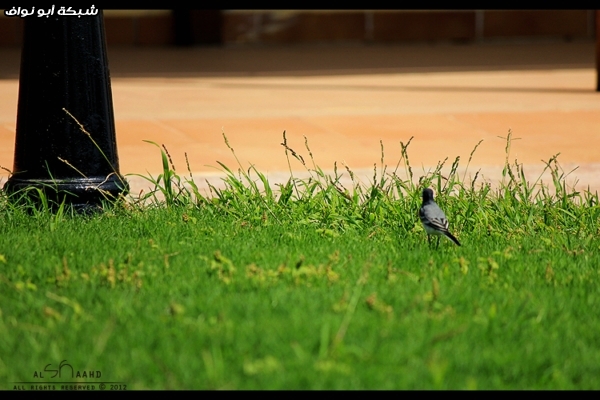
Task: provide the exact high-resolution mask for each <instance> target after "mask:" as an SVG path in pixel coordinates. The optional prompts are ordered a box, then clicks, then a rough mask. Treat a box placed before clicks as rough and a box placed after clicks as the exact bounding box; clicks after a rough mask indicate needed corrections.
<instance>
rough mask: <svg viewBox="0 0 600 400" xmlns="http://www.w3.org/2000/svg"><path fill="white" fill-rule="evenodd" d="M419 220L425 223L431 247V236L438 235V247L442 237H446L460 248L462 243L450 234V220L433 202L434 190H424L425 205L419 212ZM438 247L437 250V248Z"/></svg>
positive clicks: (424, 226)
mask: <svg viewBox="0 0 600 400" xmlns="http://www.w3.org/2000/svg"><path fill="white" fill-rule="evenodd" d="M419 218H421V222H422V223H423V228H425V232H427V241H428V242H429V245H430V246H431V235H436V236H437V237H438V238H437V247H439V245H440V236H441V235H444V236H446V237H447V238H448V239H450V240H452V241H453V242H454V243H456V245H457V246H460V242H459V241H458V239H457V238H455V237H454V236H453V235H452V234H451V233H450V232H448V219H446V214H444V212H443V211H442V209H441V208H440V207H439V206H438V205H437V204H436V203H435V201H433V190H431V189H429V188H425V189H423V204H422V205H421V209H420V210H419ZM437 247H436V248H437Z"/></svg>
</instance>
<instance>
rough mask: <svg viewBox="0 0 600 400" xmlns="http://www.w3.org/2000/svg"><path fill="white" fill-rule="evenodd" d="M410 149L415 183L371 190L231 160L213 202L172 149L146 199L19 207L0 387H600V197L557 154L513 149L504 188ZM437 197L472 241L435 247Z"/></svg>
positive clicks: (4, 298) (1, 219)
mask: <svg viewBox="0 0 600 400" xmlns="http://www.w3.org/2000/svg"><path fill="white" fill-rule="evenodd" d="M284 143H285V142H284ZM402 146H403V154H404V156H403V159H402V160H401V163H400V164H399V165H400V166H401V169H402V170H403V171H405V172H406V173H407V176H408V178H407V179H401V178H400V177H399V176H398V175H397V174H396V173H395V172H394V171H389V170H383V169H381V168H380V169H379V171H376V173H377V176H375V178H374V181H373V182H372V183H371V185H370V186H368V187H365V186H360V185H356V186H355V187H353V188H344V187H342V186H341V184H340V183H339V180H338V179H337V178H338V177H339V176H332V177H330V176H326V175H325V174H323V173H322V171H321V170H320V169H319V168H318V167H317V166H314V165H313V166H311V167H307V169H309V170H310V171H311V173H312V174H313V177H312V178H311V179H309V180H303V181H302V180H298V179H290V182H289V183H288V184H287V185H282V186H280V187H278V188H273V187H271V186H272V185H271V184H270V183H269V182H268V180H267V179H266V178H265V177H264V175H262V174H260V172H258V171H256V170H253V169H250V170H249V171H248V170H247V169H245V168H240V170H239V172H235V171H232V170H230V169H228V168H227V167H226V166H222V167H223V168H224V170H225V172H226V173H227V178H225V183H226V186H227V187H226V188H225V189H223V190H219V189H216V188H213V195H212V196H210V197H204V196H200V194H199V193H198V191H197V190H196V189H195V185H194V183H193V182H190V181H186V179H185V178H183V177H180V176H178V175H175V173H174V172H173V168H171V167H170V165H169V163H168V155H167V154H166V153H164V152H162V157H163V161H164V164H163V166H164V172H163V174H162V175H161V176H160V177H158V178H152V177H149V178H148V179H150V180H152V181H153V182H154V183H155V184H156V188H157V192H160V194H161V196H162V197H161V198H160V199H159V198H152V196H150V197H148V198H146V199H145V200H146V202H145V203H144V204H143V205H141V204H136V203H132V202H117V203H116V204H114V205H112V206H110V207H108V208H107V211H106V212H104V213H102V214H97V215H92V216H77V215H75V216H74V215H72V214H70V213H69V212H68V210H67V209H60V211H59V212H49V211H47V210H43V209H41V210H40V209H33V208H28V207H26V206H20V205H19V206H17V205H14V204H13V203H11V202H9V201H8V200H7V199H6V198H5V197H2V198H1V199H0V232H1V233H2V234H1V235H0V388H2V389H14V388H25V389H30V388H31V387H32V386H33V387H40V386H41V387H43V386H44V385H46V386H47V387H50V386H53V387H54V388H56V389H60V388H61V387H62V385H63V383H61V382H80V384H82V385H95V386H94V387H95V388H96V389H99V388H103V387H101V384H102V383H103V382H104V385H106V387H105V389H106V390H108V389H111V388H126V389H128V390H129V389H146V388H149V389H163V388H172V389H598V388H600V335H598V332H600V319H599V318H598V317H597V316H598V310H599V309H600V289H599V288H600V269H599V265H600V252H599V250H600V239H599V230H600V224H599V217H600V207H599V206H598V195H597V194H591V193H589V192H582V193H578V192H573V191H568V190H567V189H566V188H565V186H564V175H563V174H562V172H561V169H560V166H559V164H558V163H557V161H556V158H553V159H551V160H550V161H549V162H548V164H547V166H548V169H549V170H550V171H551V172H552V177H553V181H552V182H551V183H550V185H549V186H544V185H540V184H539V182H537V184H536V182H529V181H528V180H527V179H525V176H524V175H523V174H522V169H521V168H520V166H519V165H516V164H510V163H509V162H508V150H509V146H510V136H509V137H508V138H507V163H506V168H505V171H504V177H503V178H504V179H503V182H502V183H501V184H500V185H499V187H498V188H495V189H492V188H491V187H490V186H489V185H478V184H476V183H475V182H462V181H461V180H460V179H459V177H458V176H457V174H456V168H457V166H458V160H456V162H455V163H454V164H453V165H452V166H451V167H450V172H449V173H447V174H443V176H442V173H441V171H442V168H444V165H443V163H440V165H438V168H437V169H435V170H434V171H431V172H430V173H428V174H427V175H426V176H424V177H422V179H421V181H420V182H419V183H418V184H415V183H413V181H414V179H413V173H412V170H411V168H410V163H409V161H408V157H407V154H406V149H407V146H408V144H406V145H405V144H402ZM307 150H308V148H307ZM286 154H287V155H288V156H291V157H292V158H293V157H296V158H297V159H298V161H301V162H302V163H304V161H305V160H304V158H300V156H299V153H296V152H295V151H293V150H292V149H291V148H289V147H287V143H286ZM309 160H310V159H309V158H308V157H307V161H308V162H310V161H309ZM292 161H293V160H292ZM382 164H383V160H382ZM244 171H245V172H244ZM345 173H348V174H350V173H351V171H345ZM444 177H445V178H444ZM184 184H185V185H184ZM423 187H432V188H434V190H435V192H436V201H437V202H438V204H439V205H440V206H441V207H442V208H443V209H444V210H445V211H446V215H448V217H449V220H450V230H451V231H452V232H453V233H454V234H455V235H456V236H457V237H458V238H459V240H460V241H461V243H462V246H461V247H458V246H455V245H454V244H453V243H452V242H450V241H449V240H446V239H445V238H442V241H441V243H440V245H439V248H438V249H436V248H435V247H434V248H430V247H429V246H428V243H427V240H426V235H425V232H424V231H423V229H422V227H421V225H420V222H419V218H418V215H417V211H418V209H419V207H420V203H421V191H422V188H423ZM64 360H66V361H64ZM63 361H64V362H63ZM61 362H63V365H62V367H60V365H61ZM67 364H68V365H67ZM58 371H60V373H61V374H60V376H58V374H57V372H58ZM110 382H113V383H110ZM69 385H72V383H69Z"/></svg>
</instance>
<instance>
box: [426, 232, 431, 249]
mask: <svg viewBox="0 0 600 400" xmlns="http://www.w3.org/2000/svg"><path fill="white" fill-rule="evenodd" d="M427 243H429V247H430V248H431V235H429V234H427Z"/></svg>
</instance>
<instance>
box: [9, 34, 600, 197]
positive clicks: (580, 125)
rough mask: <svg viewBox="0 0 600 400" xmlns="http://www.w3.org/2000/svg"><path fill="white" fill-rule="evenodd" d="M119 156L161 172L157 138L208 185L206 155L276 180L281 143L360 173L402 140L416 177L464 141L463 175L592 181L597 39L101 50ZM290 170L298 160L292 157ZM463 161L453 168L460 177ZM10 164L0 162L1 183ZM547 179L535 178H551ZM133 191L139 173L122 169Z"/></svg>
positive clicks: (210, 173) (365, 176) (595, 179)
mask: <svg viewBox="0 0 600 400" xmlns="http://www.w3.org/2000/svg"><path fill="white" fill-rule="evenodd" d="M19 56H20V50H19V49H0V166H2V167H6V168H9V169H11V168H12V161H13V152H14V137H15V119H16V112H17V99H18V72H19ZM108 56H109V62H110V69H111V76H112V90H113V102H114V111H115V121H116V132H117V144H118V151H119V161H120V168H121V172H122V173H123V174H135V173H137V174H147V173H150V174H154V175H156V174H158V173H160V168H161V162H160V155H159V152H158V149H157V148H156V147H154V146H152V145H150V144H147V143H144V142H143V140H152V141H155V142H157V143H161V144H165V146H166V147H167V149H168V150H169V153H170V155H171V156H172V159H173V161H174V163H175V166H176V168H177V171H178V172H179V173H182V174H183V173H184V172H185V173H186V161H185V154H187V157H188V159H189V163H190V166H191V169H192V172H193V174H194V177H195V178H197V179H198V182H199V183H201V184H203V185H204V186H206V184H205V179H206V180H208V181H209V182H213V183H215V184H219V182H220V177H221V176H222V174H221V173H220V172H219V168H218V164H217V161H220V162H223V163H224V164H226V165H227V166H229V167H233V168H236V167H237V161H236V160H235V158H234V157H233V154H232V152H231V150H230V149H229V148H228V147H227V146H226V144H225V142H224V137H223V134H225V135H226V137H227V139H228V141H229V144H230V146H231V147H233V149H234V150H235V154H236V155H237V157H238V158H239V160H240V162H241V164H242V166H244V167H245V168H247V167H249V166H250V165H251V164H252V165H254V166H256V168H257V169H258V170H259V171H261V172H263V173H265V174H266V175H267V176H268V177H269V179H270V180H272V181H273V182H284V181H286V180H287V178H288V177H289V171H288V161H287V158H286V156H285V151H284V148H283V147H282V146H281V142H282V141H283V137H282V133H283V131H286V136H287V143H288V146H290V147H291V148H293V149H294V150H295V151H297V152H298V154H300V155H302V156H303V158H304V159H305V160H306V161H307V162H308V163H309V165H312V162H310V161H309V160H310V157H309V154H308V150H307V148H306V147H305V138H307V140H308V145H309V147H310V150H311V151H312V154H313V156H314V161H315V162H316V163H317V165H319V166H320V167H321V168H323V169H324V170H333V168H334V163H336V162H337V166H338V169H339V170H340V171H341V170H344V167H343V165H344V164H345V165H348V166H349V167H350V168H351V169H352V170H353V171H354V172H355V173H357V175H358V176H359V177H360V179H361V180H362V181H365V182H366V181H368V180H369V179H372V176H373V165H374V164H377V166H378V169H379V166H380V163H381V143H383V149H384V156H385V157H384V163H385V164H387V165H388V171H390V170H393V169H394V168H395V166H396V164H397V162H398V160H399V159H400V154H401V153H400V149H401V146H400V142H404V143H406V142H408V141H409V140H410V139H411V138H412V141H411V144H410V146H409V148H408V154H409V157H410V162H411V165H412V166H413V168H414V171H415V174H416V175H422V174H423V173H424V171H427V170H430V169H431V168H433V167H434V166H435V165H436V164H437V162H438V161H441V160H444V159H445V158H446V157H448V161H447V163H446V165H447V167H446V168H445V169H444V171H446V172H447V171H448V170H449V167H450V165H451V163H452V161H453V160H454V159H455V158H456V157H457V156H459V157H460V160H461V165H462V166H463V167H464V166H466V162H467V160H468V158H469V155H470V153H471V151H472V150H473V148H474V147H475V146H476V145H477V144H478V143H479V142H480V141H481V140H483V141H482V142H481V144H480V145H479V147H478V148H477V151H476V152H475V154H474V156H473V158H472V161H471V164H470V165H469V169H468V171H467V176H468V175H469V174H471V175H474V174H475V172H476V171H478V170H481V173H480V177H481V174H482V175H483V176H484V177H485V178H487V179H489V180H491V181H495V180H497V179H499V178H500V177H501V176H500V171H501V169H502V165H503V163H504V160H505V157H506V154H505V140H504V139H502V138H501V137H506V135H507V134H508V132H509V130H511V132H512V135H513V137H514V138H515V140H514V141H513V143H512V147H511V152H510V160H511V161H514V160H515V159H516V160H518V162H519V163H523V164H524V166H525V171H526V173H527V177H528V178H529V179H530V180H531V181H535V180H536V179H537V178H538V176H539V174H540V173H541V172H542V170H543V168H544V166H545V164H544V162H543V161H544V160H545V161H547V160H549V159H550V157H552V156H553V155H555V154H557V153H560V156H559V157H558V160H559V162H560V164H561V166H562V168H563V169H564V171H565V173H568V172H569V171H571V170H573V169H575V168H577V169H576V170H575V171H574V172H573V173H572V174H571V175H569V180H568V181H569V183H570V184H574V183H575V182H577V181H578V182H579V183H578V188H579V189H585V188H586V187H587V186H588V185H589V186H590V187H591V188H592V189H593V190H597V189H600V173H599V172H600V150H599V149H600V93H597V92H595V91H594V88H595V82H596V74H595V68H594V43H592V42H570V43H566V42H529V43H504V44H503V43H496V44H469V45H447V44H439V45H430V44H421V45H404V46H400V45H377V46H364V45H337V46H334V45H321V46H288V47H249V48H242V47H228V48H201V47H198V48H186V49H169V48H163V49H157V48H109V49H108ZM291 161H292V162H291V166H292V169H293V171H294V172H295V174H296V175H298V174H301V173H302V171H305V167H304V166H302V165H301V164H300V163H299V162H298V161H297V160H296V159H294V158H291ZM462 171H463V170H461V175H462ZM7 177H8V173H6V172H5V171H2V175H0V179H2V181H5V180H6V179H7ZM548 179H549V178H548V177H547V176H546V177H545V180H546V181H548ZM129 180H130V183H131V185H132V191H133V192H138V191H139V190H141V189H142V188H144V187H147V186H148V185H147V183H145V181H144V180H143V179H140V178H136V177H133V176H131V177H130V178H129Z"/></svg>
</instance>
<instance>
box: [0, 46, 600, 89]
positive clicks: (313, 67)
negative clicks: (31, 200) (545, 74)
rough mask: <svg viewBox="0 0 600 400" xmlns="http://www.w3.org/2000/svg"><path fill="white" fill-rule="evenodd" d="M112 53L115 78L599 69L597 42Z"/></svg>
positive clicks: (2, 54) (4, 75)
mask: <svg viewBox="0 0 600 400" xmlns="http://www.w3.org/2000/svg"><path fill="white" fill-rule="evenodd" d="M108 58H109V65H110V73H111V76H112V77H113V78H120V77H165V78H169V77H216V76H227V77H235V76H327V75H350V74H358V75H359V74H389V73H420V72H421V73H422V72H444V71H494V70H534V69H535V70H539V69H543V70H550V69H570V68H594V67H595V43H594V41H592V40H589V41H587V40H586V41H572V42H565V41H558V40H555V41H542V40H537V41H534V40H530V41H527V42H516V41H511V42H496V43H489V42H487V43H481V44H478V43H467V44H449V43H435V44H427V43H425V44H423V43H422V44H404V45H402V44H389V45H385V44H374V45H365V44H322V45H287V46H279V45H278V46H239V47H238V46H230V47H200V46H196V47H183V48H181V47H160V48H158V47H109V48H108ZM19 63H20V49H18V48H0V79H16V78H18V75H19ZM413 90H414V89H413ZM465 90H466V89H465ZM469 90H473V89H469ZM483 90H489V89H487V88H485V89H483Z"/></svg>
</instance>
